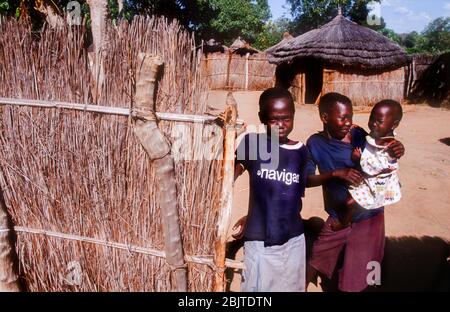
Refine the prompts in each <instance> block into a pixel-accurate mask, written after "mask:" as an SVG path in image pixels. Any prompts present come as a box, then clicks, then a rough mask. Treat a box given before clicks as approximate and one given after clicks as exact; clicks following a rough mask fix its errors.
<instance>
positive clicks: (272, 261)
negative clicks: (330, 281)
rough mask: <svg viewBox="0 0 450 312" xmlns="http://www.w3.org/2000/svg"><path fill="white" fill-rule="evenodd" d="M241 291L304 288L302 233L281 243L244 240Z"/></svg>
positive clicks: (304, 258)
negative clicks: (278, 244)
mask: <svg viewBox="0 0 450 312" xmlns="http://www.w3.org/2000/svg"><path fill="white" fill-rule="evenodd" d="M244 265H245V269H244V271H243V274H242V283H241V291H244V292H266V291H267V292H281V291H289V292H303V291H305V270H306V254H305V235H304V234H302V235H300V236H297V237H294V238H291V239H290V240H289V241H287V242H286V243H285V244H283V245H280V246H269V247H264V242H262V241H248V242H245V243H244Z"/></svg>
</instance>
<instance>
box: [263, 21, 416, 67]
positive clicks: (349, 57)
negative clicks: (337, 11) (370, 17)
mask: <svg viewBox="0 0 450 312" xmlns="http://www.w3.org/2000/svg"><path fill="white" fill-rule="evenodd" d="M268 56H269V61H270V62H271V63H275V64H281V63H285V62H290V61H292V60H293V59H295V58H302V57H313V58H316V59H320V60H322V61H324V62H328V63H334V64H340V65H346V66H355V67H363V68H372V69H385V68H390V67H400V66H402V65H405V64H406V63H408V62H409V57H408V55H407V54H406V52H405V51H404V50H403V49H402V48H401V47H400V46H398V45H397V44H395V43H394V42H392V41H391V40H389V39H388V38H386V37H384V36H383V35H381V34H380V33H377V32H376V31H374V30H371V29H369V28H366V27H363V26H360V25H358V24H356V23H354V22H352V21H349V20H348V19H346V18H345V17H344V16H342V15H338V16H336V17H335V18H334V19H333V20H332V21H331V22H329V23H328V24H325V25H323V26H322V27H320V28H318V29H314V30H311V31H309V32H307V33H304V34H303V35H301V36H298V37H296V38H294V39H291V40H288V41H286V42H285V43H284V44H282V45H280V46H278V47H277V48H276V49H274V50H271V51H269V52H268Z"/></svg>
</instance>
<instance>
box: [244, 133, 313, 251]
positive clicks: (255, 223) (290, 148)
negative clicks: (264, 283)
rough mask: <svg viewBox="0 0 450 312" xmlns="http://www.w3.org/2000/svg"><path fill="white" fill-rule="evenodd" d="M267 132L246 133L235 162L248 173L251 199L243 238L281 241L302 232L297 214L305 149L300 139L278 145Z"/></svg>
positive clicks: (269, 243) (303, 179)
mask: <svg viewBox="0 0 450 312" xmlns="http://www.w3.org/2000/svg"><path fill="white" fill-rule="evenodd" d="M271 143H273V142H272V141H271V140H270V137H268V136H267V134H266V133H259V134H258V133H250V134H247V135H245V137H244V138H243V139H242V141H241V143H240V144H239V146H238V148H237V151H236V162H237V163H240V164H242V165H243V166H244V168H245V169H246V170H247V171H248V172H249V175H250V199H249V212H248V216H247V224H246V226H245V230H244V239H245V240H252V241H255V240H257V241H264V245H265V246H273V245H283V244H284V243H286V242H287V241H288V240H289V239H291V238H293V237H296V236H299V235H301V234H303V223H302V221H301V218H300V211H301V209H302V197H303V196H304V193H305V185H306V162H307V157H308V156H307V154H308V150H307V148H306V146H304V145H303V144H302V143H297V144H296V145H277V144H275V143H273V144H271Z"/></svg>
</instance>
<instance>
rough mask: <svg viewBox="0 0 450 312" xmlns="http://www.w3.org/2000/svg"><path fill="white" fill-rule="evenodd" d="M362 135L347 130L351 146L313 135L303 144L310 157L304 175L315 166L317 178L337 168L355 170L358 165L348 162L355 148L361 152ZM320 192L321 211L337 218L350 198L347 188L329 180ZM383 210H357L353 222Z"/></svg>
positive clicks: (337, 180) (359, 132) (341, 182)
mask: <svg viewBox="0 0 450 312" xmlns="http://www.w3.org/2000/svg"><path fill="white" fill-rule="evenodd" d="M366 135H367V132H366V131H364V129H362V128H354V129H352V130H351V137H352V139H351V143H346V142H342V141H339V140H336V139H333V138H331V139H328V138H327V137H325V136H324V135H322V133H316V134H313V135H312V136H311V137H310V138H309V139H308V141H307V142H306V146H307V147H308V150H309V155H310V156H309V159H308V165H307V167H308V168H307V171H308V175H314V174H315V171H316V166H317V167H318V168H319V173H320V174H324V173H327V172H330V171H334V170H336V169H341V168H354V169H359V164H357V163H353V161H352V160H351V154H352V151H353V149H354V148H356V147H359V148H361V150H363V149H364V147H365V144H366V139H365V138H366ZM322 190H323V200H324V205H325V211H326V212H327V213H328V214H329V215H330V216H331V217H334V218H337V216H338V214H337V211H339V207H340V206H341V205H344V204H345V201H346V199H347V198H348V196H350V193H349V192H348V186H347V185H346V183H345V182H344V181H343V180H341V179H332V180H330V181H329V182H327V183H326V184H324V185H322ZM383 210H384V208H378V209H373V210H367V209H364V208H362V207H361V206H359V207H358V209H356V211H355V213H354V215H353V222H358V221H361V220H365V219H368V218H370V217H372V216H375V215H376V214H378V213H380V212H382V211H383Z"/></svg>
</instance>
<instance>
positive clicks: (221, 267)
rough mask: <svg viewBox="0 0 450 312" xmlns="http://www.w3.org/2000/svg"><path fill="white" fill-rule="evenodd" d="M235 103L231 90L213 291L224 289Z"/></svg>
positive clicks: (231, 204) (226, 121)
mask: <svg viewBox="0 0 450 312" xmlns="http://www.w3.org/2000/svg"><path fill="white" fill-rule="evenodd" d="M236 119H237V105H236V101H235V99H234V97H233V95H232V93H231V92H229V93H228V96H227V106H226V109H225V118H224V122H225V135H224V143H223V146H224V150H223V156H224V157H223V165H222V188H221V189H222V191H221V196H220V202H219V218H218V221H217V222H218V223H217V240H216V243H215V251H216V252H215V255H214V264H215V265H216V269H217V272H216V275H215V278H214V291H224V290H225V282H226V281H225V269H226V267H225V248H226V243H227V232H228V228H229V227H230V222H231V208H232V206H233V184H234V150H235V141H236Z"/></svg>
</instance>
